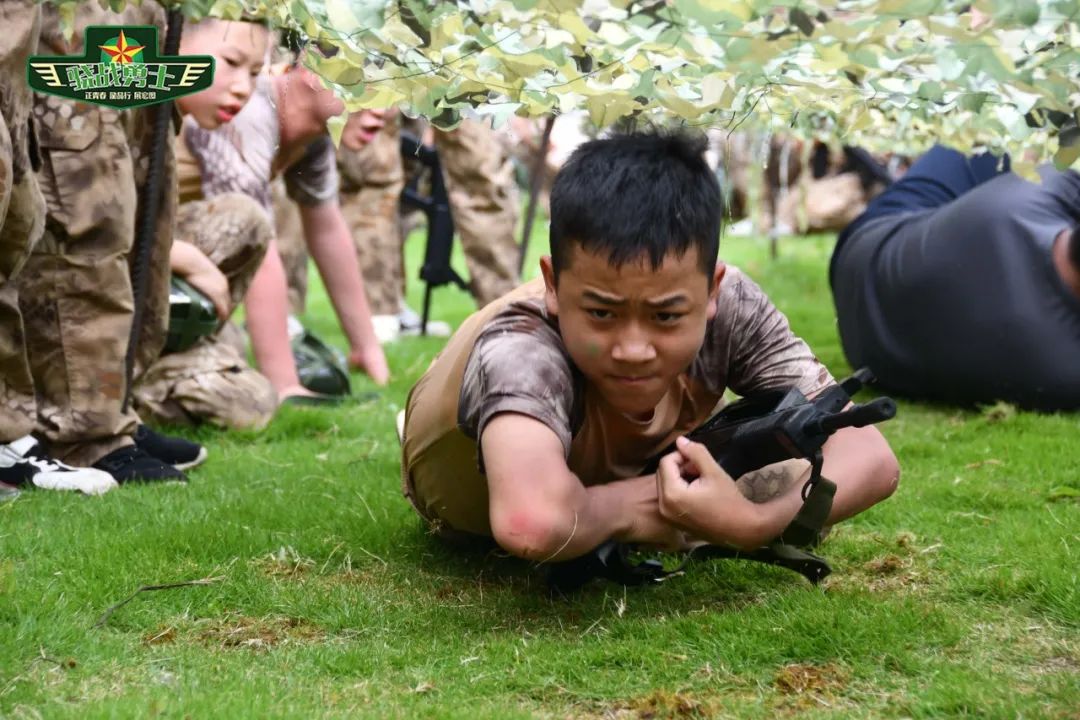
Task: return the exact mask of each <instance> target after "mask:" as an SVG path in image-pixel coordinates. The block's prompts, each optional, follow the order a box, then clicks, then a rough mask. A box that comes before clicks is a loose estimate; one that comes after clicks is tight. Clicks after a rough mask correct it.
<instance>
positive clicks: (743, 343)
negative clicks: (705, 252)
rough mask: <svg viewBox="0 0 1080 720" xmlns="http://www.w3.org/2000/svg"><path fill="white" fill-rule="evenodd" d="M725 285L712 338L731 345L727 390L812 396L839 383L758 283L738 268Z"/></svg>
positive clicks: (728, 275) (729, 347)
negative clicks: (789, 390)
mask: <svg viewBox="0 0 1080 720" xmlns="http://www.w3.org/2000/svg"><path fill="white" fill-rule="evenodd" d="M723 282H724V285H723V287H722V289H721V293H720V300H719V312H718V313H717V319H716V321H715V322H714V324H713V334H714V337H713V338H710V339H711V340H714V341H717V340H719V341H720V342H722V343H723V344H724V345H725V346H726V355H727V358H728V363H727V365H728V367H727V385H728V386H729V387H730V388H731V389H732V390H734V391H735V392H737V393H739V394H740V395H742V396H746V395H750V394H753V393H755V392H760V391H762V390H771V389H776V388H784V387H796V388H798V389H799V390H800V391H802V393H803V394H804V395H812V394H814V393H817V392H820V391H821V390H823V389H824V388H826V387H828V386H829V385H831V384H832V383H833V382H834V380H833V378H832V375H830V374H829V371H828V369H827V368H826V367H825V365H823V364H822V363H821V361H820V360H818V359H817V357H815V356H814V353H813V352H812V351H811V350H810V347H809V346H808V345H807V344H806V342H805V341H803V340H802V338H800V337H798V336H797V335H795V333H793V332H792V330H791V326H790V325H789V324H788V320H787V318H786V317H785V316H784V314H783V313H782V312H780V311H779V310H778V309H777V308H776V306H775V305H773V303H772V301H771V300H770V299H769V296H768V295H766V294H765V292H764V291H763V290H762V289H761V288H760V287H759V286H758V285H757V283H755V282H754V281H753V280H751V279H750V278H749V277H747V276H746V275H744V274H743V273H742V272H741V271H740V270H738V269H737V268H734V267H729V268H728V273H727V275H726V276H725V278H724V281H723ZM721 316H722V317H721Z"/></svg>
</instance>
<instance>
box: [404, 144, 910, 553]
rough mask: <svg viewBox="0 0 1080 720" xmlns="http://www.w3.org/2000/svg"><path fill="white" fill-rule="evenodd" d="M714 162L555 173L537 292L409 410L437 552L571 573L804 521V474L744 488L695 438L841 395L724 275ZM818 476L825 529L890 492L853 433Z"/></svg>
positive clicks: (698, 157) (490, 320)
mask: <svg viewBox="0 0 1080 720" xmlns="http://www.w3.org/2000/svg"><path fill="white" fill-rule="evenodd" d="M704 150H705V142H704V140H703V139H702V138H700V137H697V136H690V135H684V134H676V133H647V134H627V135H619V136H615V137H611V138H608V139H603V140H595V141H592V142H589V143H586V144H585V145H583V146H581V148H579V149H578V150H577V151H576V152H575V153H574V154H573V156H572V157H571V159H570V160H569V162H568V163H567V164H566V165H565V166H564V167H563V169H562V170H561V171H560V173H559V175H558V177H557V178H556V180H555V185H554V188H553V190H552V194H551V255H550V256H545V257H543V258H541V260H540V269H541V271H542V273H543V278H542V279H540V278H537V279H536V280H534V281H532V282H529V283H526V284H525V285H523V286H521V287H519V288H518V289H516V290H514V291H513V292H511V293H509V294H507V295H505V296H503V297H502V298H500V299H499V300H497V301H495V302H493V303H491V304H489V305H488V306H487V307H485V308H483V309H482V310H481V311H479V312H477V313H476V314H474V315H473V316H471V317H470V318H469V319H468V320H467V321H466V322H465V323H464V324H463V325H462V326H461V328H460V329H459V330H458V332H457V333H455V335H454V336H453V337H452V338H451V339H450V341H449V343H448V345H447V346H446V348H445V350H444V351H443V352H442V353H441V354H440V355H439V356H438V357H437V358H436V359H435V361H434V362H433V363H432V365H431V367H430V368H429V369H428V371H427V373H425V374H424V376H423V377H422V378H421V379H420V381H419V382H418V383H417V384H416V386H415V387H414V388H413V389H412V392H411V393H410V394H409V399H408V403H407V407H406V411H405V418H404V428H403V433H402V434H403V440H402V442H403V448H402V477H403V482H404V490H405V494H406V495H407V496H408V497H409V498H410V500H411V501H412V503H413V505H414V506H415V507H416V509H417V511H418V512H419V513H420V515H421V516H423V518H425V519H426V520H427V521H428V522H429V523H430V525H431V526H432V528H433V530H435V531H436V532H438V533H439V534H440V535H443V536H444V537H449V538H468V537H470V536H481V537H484V536H486V537H491V538H494V540H495V541H496V542H497V543H498V544H499V545H500V546H502V547H503V548H504V549H505V550H507V551H508V552H510V553H512V554H514V555H517V556H519V557H523V558H528V559H530V560H535V561H543V562H548V561H552V562H559V561H564V560H569V559H571V558H575V557H577V556H580V555H582V554H584V553H586V552H588V551H590V550H592V549H593V548H595V547H597V546H598V545H600V544H601V543H603V542H604V541H606V540H609V539H615V540H619V541H623V542H634V543H642V544H647V545H653V546H658V547H661V548H666V549H681V548H686V547H688V545H689V544H690V543H692V542H695V541H701V540H704V541H708V542H711V543H719V544H728V545H734V546H737V547H743V548H756V547H759V546H761V545H763V544H765V543H766V542H768V541H770V540H772V539H774V538H775V537H776V536H778V535H779V534H780V533H781V531H782V530H783V529H784V528H785V527H786V526H787V525H788V523H789V522H790V521H791V520H792V518H793V517H794V516H795V513H796V512H797V511H798V509H799V508H800V507H801V505H802V499H801V497H800V494H799V489H800V488H801V486H802V481H804V480H805V479H806V478H807V477H808V476H809V464H808V463H806V462H803V461H789V462H787V463H782V464H777V465H773V466H769V467H768V468H764V469H763V470H761V471H755V472H753V473H748V474H747V475H746V476H744V477H742V478H739V482H738V484H736V483H733V482H732V478H730V477H729V476H728V475H727V474H726V473H725V472H724V471H723V470H722V469H721V468H720V467H719V466H718V465H717V464H716V462H715V461H713V459H712V457H711V456H710V455H709V453H708V451H707V450H706V449H705V448H704V447H703V446H701V445H698V444H696V443H693V442H689V441H687V440H686V439H685V438H682V437H681V436H682V435H683V434H684V433H686V432H688V431H690V430H692V429H693V428H695V427H697V426H698V425H700V424H701V423H702V422H703V421H704V420H706V419H707V418H708V417H710V416H711V415H712V414H713V413H714V411H715V410H716V409H717V406H718V404H719V403H720V402H721V398H722V396H723V394H724V391H725V390H726V389H727V388H731V389H732V390H733V391H735V392H736V393H739V394H740V395H744V396H745V395H752V394H754V393H757V392H760V391H763V390H769V389H775V388H784V387H792V386H794V387H796V388H798V389H799V390H801V391H802V392H803V393H804V394H806V395H808V396H812V395H814V394H816V393H818V392H820V391H821V390H823V389H824V388H826V387H827V386H829V385H830V384H832V383H833V382H834V381H833V378H832V377H831V375H830V374H829V372H828V370H826V368H825V367H824V366H823V365H822V364H821V363H820V362H819V361H818V360H817V358H815V357H814V355H813V353H812V352H811V350H810V348H809V347H808V346H807V345H806V343H805V342H803V341H802V340H801V339H800V338H798V337H796V336H795V335H794V334H793V333H792V331H791V329H790V327H789V326H788V322H787V319H786V318H785V317H784V315H783V314H782V313H780V311H779V310H777V309H776V307H774V306H773V304H772V303H771V302H770V301H769V298H768V297H767V296H766V295H765V293H764V292H762V290H761V289H760V288H759V287H758V286H757V285H756V284H755V283H754V282H753V281H752V280H750V278H748V277H747V276H746V275H744V274H743V273H742V272H741V271H739V270H738V269H737V268H734V267H731V266H728V265H725V264H724V263H722V262H718V261H717V250H718V245H719V235H720V216H721V199H720V188H719V184H718V183H717V180H716V177H715V176H714V175H713V173H712V172H711V171H710V170H709V167H708V165H707V164H706V162H705V159H704V157H703V153H704ZM677 438H678V442H677V448H678V449H677V450H676V452H673V453H671V454H669V455H667V456H666V457H665V458H664V460H663V461H662V462H661V465H660V469H659V470H658V471H657V473H655V474H650V475H642V469H643V467H644V466H645V464H646V462H647V460H648V459H649V458H650V457H651V456H653V455H655V454H656V453H658V452H660V451H661V450H663V449H664V448H665V447H666V446H668V445H669V444H670V443H671V442H672V441H673V440H676V439H677ZM824 458H825V464H824V471H823V472H824V475H825V476H826V477H828V478H829V479H831V480H832V481H833V482H835V483H836V485H837V491H836V498H835V501H834V503H833V506H832V513H831V515H830V516H829V521H828V523H829V524H832V523H835V522H838V521H840V520H843V519H845V518H848V517H851V516H852V515H855V514H856V513H859V512H862V511H863V510H865V509H867V508H869V507H870V506H872V505H874V504H875V503H877V502H880V501H881V500H884V499H885V498H887V497H888V496H889V495H890V494H892V492H893V491H894V490H895V489H896V485H897V481H898V479H899V467H898V465H897V462H896V458H895V457H894V456H893V453H892V451H891V450H890V448H889V446H888V443H887V442H886V441H885V439H884V438H883V437H882V436H881V434H880V433H879V432H878V430H877V429H876V428H874V427H872V426H871V427H864V428H848V429H844V430H840V431H839V432H837V433H836V434H835V435H833V436H832V437H831V438H830V439H829V441H828V442H827V443H826V445H825V448H824ZM690 480H694V481H693V482H689V481H690Z"/></svg>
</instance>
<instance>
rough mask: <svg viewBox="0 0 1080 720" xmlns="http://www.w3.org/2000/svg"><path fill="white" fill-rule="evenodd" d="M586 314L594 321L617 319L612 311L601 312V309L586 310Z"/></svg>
mask: <svg viewBox="0 0 1080 720" xmlns="http://www.w3.org/2000/svg"><path fill="white" fill-rule="evenodd" d="M585 312H586V313H588V315H589V317H591V318H593V319H594V320H610V319H611V318H613V317H615V316H614V315H613V314H612V313H611V311H610V310H601V309H599V308H586V309H585Z"/></svg>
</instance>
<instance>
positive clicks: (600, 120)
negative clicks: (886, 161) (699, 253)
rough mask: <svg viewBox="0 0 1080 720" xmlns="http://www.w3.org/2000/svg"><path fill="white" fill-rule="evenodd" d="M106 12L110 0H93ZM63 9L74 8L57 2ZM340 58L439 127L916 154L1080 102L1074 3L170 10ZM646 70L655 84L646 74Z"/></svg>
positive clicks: (598, 0)
mask: <svg viewBox="0 0 1080 720" xmlns="http://www.w3.org/2000/svg"><path fill="white" fill-rule="evenodd" d="M110 1H111V2H116V3H120V2H123V0H110ZM61 4H62V5H64V6H65V8H66V9H69V8H71V7H72V6H73V0H61ZM182 6H183V8H184V11H185V12H186V13H188V14H189V15H192V16H195V17H198V16H200V15H204V14H214V15H225V16H235V15H236V14H237V13H238V12H239V11H241V10H244V9H248V10H250V9H252V8H253V7H255V8H259V7H261V8H262V9H263V10H264V12H266V14H267V15H268V16H269V17H270V19H271V22H273V23H274V24H275V25H284V26H290V27H296V28H299V29H301V30H302V31H303V32H305V33H306V34H308V35H311V36H314V37H317V38H319V39H322V40H326V41H328V42H331V43H334V44H336V45H338V46H340V47H341V48H342V49H343V52H342V53H340V54H339V56H338V57H337V58H335V59H334V62H318V63H315V64H314V65H315V69H316V70H317V71H318V72H320V73H322V74H323V75H324V76H325V77H327V78H328V79H329V80H331V81H333V82H334V83H336V84H338V85H339V86H340V87H341V91H342V93H343V95H344V96H345V99H346V102H347V104H348V105H349V106H350V107H352V108H358V107H373V106H377V105H386V104H391V105H400V106H402V107H403V109H406V110H407V111H409V112H411V113H420V114H423V115H426V116H429V117H433V118H437V122H438V123H440V124H454V123H456V122H458V121H459V120H460V118H461V117H462V113H463V112H465V111H469V112H473V111H475V113H479V114H481V115H488V116H497V117H499V118H500V119H502V118H504V117H505V115H506V113H507V112H508V111H509V110H508V109H512V111H513V112H515V113H517V114H519V115H527V116H538V115H545V114H549V113H552V112H565V111H567V110H570V109H584V110H587V111H588V112H589V115H590V117H591V119H592V120H593V122H594V123H596V124H599V125H607V124H610V123H612V122H614V121H615V120H618V119H619V118H622V117H626V116H632V115H650V116H657V117H660V118H664V117H666V118H669V119H672V118H673V119H675V120H676V121H688V122H692V123H693V124H694V125H697V126H712V127H720V128H730V127H732V126H733V125H734V124H735V123H736V122H742V123H744V125H743V126H744V127H745V126H749V125H757V126H759V127H761V126H763V127H767V128H774V129H777V130H781V129H783V130H784V131H786V132H794V133H796V134H803V135H810V134H813V135H815V136H819V137H820V136H821V135H822V134H828V133H833V134H836V135H841V134H842V135H843V137H844V140H845V142H849V143H861V144H864V145H867V146H870V147H881V148H887V149H889V150H894V151H908V152H916V151H919V150H921V149H923V148H925V147H926V146H928V145H929V144H931V143H933V142H935V141H939V140H941V141H945V142H947V143H949V144H951V145H954V146H956V147H958V148H959V149H961V150H970V149H973V148H975V147H982V148H988V149H990V150H994V151H1004V150H1012V151H1014V152H1016V151H1019V150H1020V149H1022V148H1023V149H1027V150H1034V151H1037V153H1038V154H1039V155H1041V156H1042V157H1043V158H1047V157H1050V156H1051V155H1054V154H1055V153H1057V160H1058V162H1059V163H1061V162H1066V161H1067V162H1068V163H1069V164H1072V163H1075V162H1078V161H1080V158H1078V157H1077V156H1076V153H1075V152H1074V151H1073V145H1071V144H1070V145H1069V146H1067V147H1065V148H1063V149H1059V147H1058V144H1057V142H1056V137H1057V134H1058V133H1059V131H1060V127H1059V126H1056V125H1054V124H1045V125H1044V126H1042V127H1029V126H1028V125H1027V124H1026V123H1025V122H1024V121H1023V118H1024V116H1025V115H1027V114H1028V113H1030V112H1031V111H1033V110H1038V111H1058V112H1063V113H1067V114H1069V115H1074V114H1075V110H1076V109H1077V106H1078V105H1080V90H1078V86H1077V82H1076V77H1077V76H1078V74H1080V52H1077V51H1076V50H1074V48H1077V47H1080V27H1078V24H1077V21H1076V20H1074V18H1077V17H1080V2H1078V1H1077V0H1038V1H1037V0H977V1H976V3H975V5H974V7H973V8H969V7H968V3H967V2H960V1H959V0H859V2H851V1H850V0H848V1H846V2H838V1H830V0H781V1H780V2H778V1H777V0H746V1H736V0H610V1H609V0H286V1H285V2H270V1H269V0H184V2H183V3H182ZM652 74H655V78H653V75H652Z"/></svg>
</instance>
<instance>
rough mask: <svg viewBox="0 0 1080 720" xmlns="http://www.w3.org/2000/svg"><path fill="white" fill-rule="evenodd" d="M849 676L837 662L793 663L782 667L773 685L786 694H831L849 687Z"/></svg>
mask: <svg viewBox="0 0 1080 720" xmlns="http://www.w3.org/2000/svg"><path fill="white" fill-rule="evenodd" d="M847 677H848V675H847V671H845V670H844V669H843V668H842V667H840V666H839V665H837V664H836V663H826V664H824V665H813V664H811V663H792V664H791V665H785V666H784V667H782V668H780V671H779V672H778V673H776V678H775V679H774V680H773V685H774V686H775V687H776V689H777V690H778V691H779V692H780V693H782V694H784V695H806V694H809V695H831V694H834V693H836V692H838V691H840V690H843V689H844V688H845V687H847Z"/></svg>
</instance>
